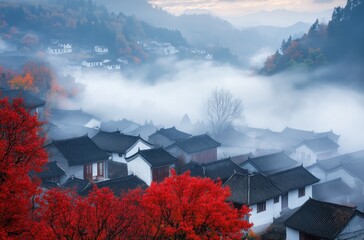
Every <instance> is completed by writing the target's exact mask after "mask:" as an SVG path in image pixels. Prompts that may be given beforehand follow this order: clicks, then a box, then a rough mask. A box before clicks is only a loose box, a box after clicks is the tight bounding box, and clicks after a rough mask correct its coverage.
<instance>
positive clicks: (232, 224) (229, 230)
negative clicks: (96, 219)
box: [139, 172, 252, 239]
mask: <svg viewBox="0 0 364 240" xmlns="http://www.w3.org/2000/svg"><path fill="white" fill-rule="evenodd" d="M229 196H230V190H229V189H228V188H227V187H222V186H221V183H217V184H216V183H215V182H214V181H212V180H211V179H209V178H196V177H191V176H190V175H189V173H185V174H183V175H179V176H178V175H176V174H175V173H174V172H173V173H172V176H171V177H169V178H166V179H165V180H164V181H163V182H161V183H152V185H151V187H150V188H148V189H147V190H146V192H145V193H144V194H143V195H142V200H141V202H140V205H141V208H142V209H143V211H142V215H141V218H140V222H141V226H144V228H142V229H140V230H141V231H140V233H139V234H140V235H139V238H140V239H149V238H152V239H242V237H243V230H248V229H249V228H250V227H251V226H252V224H250V223H249V222H248V221H246V220H244V216H246V215H248V214H249V211H250V209H249V208H247V207H243V208H242V209H240V210H237V209H234V208H233V206H232V205H231V204H229V203H228V202H227V198H228V197H229Z"/></svg>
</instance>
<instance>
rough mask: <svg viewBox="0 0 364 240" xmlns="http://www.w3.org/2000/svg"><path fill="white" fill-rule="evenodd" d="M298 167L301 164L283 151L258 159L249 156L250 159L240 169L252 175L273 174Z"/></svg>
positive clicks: (258, 157)
mask: <svg viewBox="0 0 364 240" xmlns="http://www.w3.org/2000/svg"><path fill="white" fill-rule="evenodd" d="M298 165H299V163H298V162H297V161H295V160H293V159H292V158H290V157H289V156H287V154H285V153H284V152H283V151H281V152H277V153H272V154H267V155H262V156H257V157H253V156H248V159H247V160H246V161H244V162H242V163H241V165H240V167H242V168H244V169H246V170H248V171H249V172H251V173H257V172H262V173H272V172H277V171H282V170H286V169H289V168H292V167H295V166H298Z"/></svg>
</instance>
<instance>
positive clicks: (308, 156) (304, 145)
mask: <svg viewBox="0 0 364 240" xmlns="http://www.w3.org/2000/svg"><path fill="white" fill-rule="evenodd" d="M338 148H339V145H338V144H337V143H336V142H334V141H332V140H331V139H330V138H328V137H322V138H313V139H308V140H304V141H302V142H301V143H299V144H298V145H296V146H295V147H293V151H292V153H291V157H292V158H293V159H295V160H297V161H299V162H301V163H302V164H303V166H305V167H308V166H311V165H313V164H315V163H316V161H317V160H321V159H326V158H330V157H334V156H336V155H337V150H338Z"/></svg>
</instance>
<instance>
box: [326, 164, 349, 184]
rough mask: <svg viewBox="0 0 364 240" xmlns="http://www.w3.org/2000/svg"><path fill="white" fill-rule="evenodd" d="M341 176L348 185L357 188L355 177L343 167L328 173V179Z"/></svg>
mask: <svg viewBox="0 0 364 240" xmlns="http://www.w3.org/2000/svg"><path fill="white" fill-rule="evenodd" d="M336 178H341V180H343V182H344V183H346V185H348V186H349V187H351V188H355V178H354V177H353V176H352V175H350V174H349V173H348V172H347V171H345V170H344V169H342V168H338V169H336V170H334V171H331V172H328V173H327V181H331V180H334V179H336Z"/></svg>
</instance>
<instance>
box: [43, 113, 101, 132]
mask: <svg viewBox="0 0 364 240" xmlns="http://www.w3.org/2000/svg"><path fill="white" fill-rule="evenodd" d="M49 122H52V123H53V124H55V125H56V126H58V127H60V128H67V127H68V126H78V127H85V128H91V129H96V130H98V129H100V126H101V120H100V119H98V118H97V117H95V116H93V115H92V114H89V113H87V112H84V111H83V110H82V109H76V110H66V109H55V108H53V109H51V110H50V116H49Z"/></svg>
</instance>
